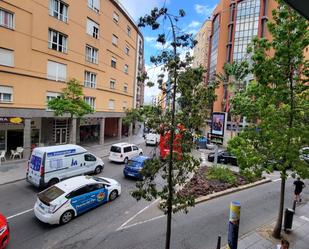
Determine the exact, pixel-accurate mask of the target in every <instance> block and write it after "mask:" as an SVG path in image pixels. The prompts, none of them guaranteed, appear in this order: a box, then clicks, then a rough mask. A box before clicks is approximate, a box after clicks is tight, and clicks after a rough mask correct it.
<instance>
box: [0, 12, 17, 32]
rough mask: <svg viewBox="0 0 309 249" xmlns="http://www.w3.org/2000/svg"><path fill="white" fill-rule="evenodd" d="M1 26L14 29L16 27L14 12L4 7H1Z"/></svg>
mask: <svg viewBox="0 0 309 249" xmlns="http://www.w3.org/2000/svg"><path fill="white" fill-rule="evenodd" d="M0 26H3V27H6V28H9V29H13V28H14V14H13V13H11V12H8V11H6V10H4V9H0Z"/></svg>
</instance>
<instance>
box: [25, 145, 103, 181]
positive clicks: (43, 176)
mask: <svg viewBox="0 0 309 249" xmlns="http://www.w3.org/2000/svg"><path fill="white" fill-rule="evenodd" d="M103 168H104V163H103V161H102V159H101V158H98V157H96V156H95V155H93V154H91V153H89V152H88V151H87V150H86V149H84V148H83V147H81V146H78V145H75V144H66V145H57V146H48V147H37V148H34V150H33V151H32V153H31V156H30V160H29V162H28V169H27V174H26V179H27V181H28V182H30V183H31V184H33V185H35V186H37V187H45V186H52V185H54V184H56V183H58V182H59V181H61V180H63V179H66V178H69V177H73V176H77V175H82V174H86V173H95V174H99V173H101V172H102V170H103Z"/></svg>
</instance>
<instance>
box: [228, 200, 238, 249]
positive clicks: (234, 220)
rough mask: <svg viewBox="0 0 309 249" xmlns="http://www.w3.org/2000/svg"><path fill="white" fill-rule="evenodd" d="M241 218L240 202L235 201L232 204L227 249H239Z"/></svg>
mask: <svg viewBox="0 0 309 249" xmlns="http://www.w3.org/2000/svg"><path fill="white" fill-rule="evenodd" d="M239 218H240V202H238V201H233V202H231V204H230V218H229V231H228V244H227V249H237V242H238V231H239Z"/></svg>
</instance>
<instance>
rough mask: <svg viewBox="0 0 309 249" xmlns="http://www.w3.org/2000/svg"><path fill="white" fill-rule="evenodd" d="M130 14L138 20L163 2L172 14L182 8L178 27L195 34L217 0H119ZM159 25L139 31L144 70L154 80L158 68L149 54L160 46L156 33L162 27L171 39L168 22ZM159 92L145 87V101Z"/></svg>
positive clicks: (153, 53)
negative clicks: (153, 28)
mask: <svg viewBox="0 0 309 249" xmlns="http://www.w3.org/2000/svg"><path fill="white" fill-rule="evenodd" d="M119 1H120V2H121V3H122V4H123V5H124V7H125V8H126V10H127V11H128V12H129V13H130V15H131V16H132V17H133V18H134V19H135V20H138V19H139V17H140V16H143V15H145V14H148V13H149V12H150V10H151V9H153V8H154V7H158V8H161V7H163V5H164V4H165V6H166V7H167V8H168V11H169V12H170V13H173V14H178V10H179V9H184V10H185V12H186V16H185V17H184V18H182V19H181V20H180V21H179V22H178V24H177V25H178V27H179V28H181V29H182V30H183V31H185V32H188V33H193V34H195V33H196V32H197V31H198V30H199V28H200V27H201V25H202V24H203V22H204V21H205V20H206V19H208V18H209V17H210V16H211V13H212V10H213V9H214V7H215V6H216V4H217V3H218V2H219V0H208V1H206V0H204V1H203V0H119ZM165 23H166V24H165V25H164V26H163V25H162V26H161V28H160V29H159V30H158V31H153V30H151V29H149V28H142V29H141V32H142V33H143V35H144V40H145V64H146V71H147V72H148V75H149V77H150V80H152V81H156V76H157V75H158V74H160V68H153V67H154V66H153V65H151V63H150V61H149V58H150V56H151V55H157V54H158V53H159V52H160V51H161V50H162V47H161V46H160V44H157V43H156V35H157V34H158V33H162V32H163V28H164V29H165V30H167V32H165V33H167V34H168V36H167V40H169V39H171V36H172V35H171V32H168V30H169V29H168V27H169V26H168V23H167V22H165ZM158 93H159V91H158V89H157V88H156V87H153V88H152V89H148V88H146V89H145V102H148V103H149V102H150V101H151V99H152V97H153V96H156V95H157V94H158Z"/></svg>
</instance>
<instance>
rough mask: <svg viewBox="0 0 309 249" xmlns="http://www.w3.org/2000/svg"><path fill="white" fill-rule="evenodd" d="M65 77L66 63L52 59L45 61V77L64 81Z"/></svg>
mask: <svg viewBox="0 0 309 249" xmlns="http://www.w3.org/2000/svg"><path fill="white" fill-rule="evenodd" d="M66 78H67V65H65V64H61V63H58V62H54V61H47V79H50V80H55V81H65V80H66Z"/></svg>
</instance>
